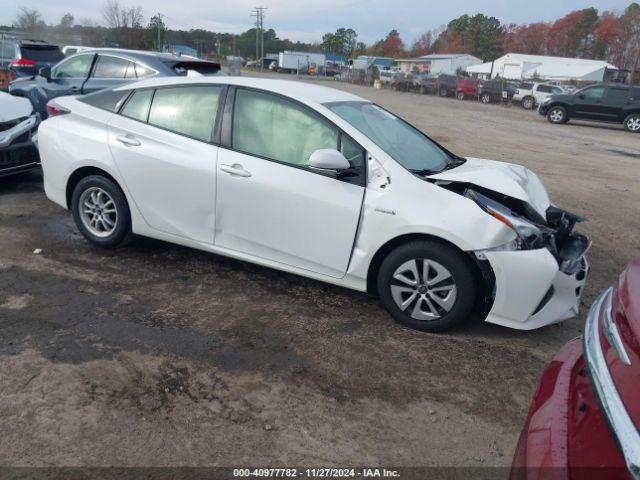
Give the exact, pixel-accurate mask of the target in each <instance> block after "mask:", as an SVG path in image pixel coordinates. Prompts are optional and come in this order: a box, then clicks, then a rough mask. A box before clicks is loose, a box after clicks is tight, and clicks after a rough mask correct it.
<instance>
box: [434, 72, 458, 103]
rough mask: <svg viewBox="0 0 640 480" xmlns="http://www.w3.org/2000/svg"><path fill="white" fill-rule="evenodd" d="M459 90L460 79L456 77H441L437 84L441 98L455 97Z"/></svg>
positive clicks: (437, 90) (444, 75)
mask: <svg viewBox="0 0 640 480" xmlns="http://www.w3.org/2000/svg"><path fill="white" fill-rule="evenodd" d="M457 90H458V77H457V76H455V75H446V74H443V75H440V76H439V77H438V81H437V82H436V92H438V95H440V96H441V97H453V96H454V95H455V94H456V92H457Z"/></svg>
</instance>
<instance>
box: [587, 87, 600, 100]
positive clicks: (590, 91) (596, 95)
mask: <svg viewBox="0 0 640 480" xmlns="http://www.w3.org/2000/svg"><path fill="white" fill-rule="evenodd" d="M582 94H583V95H584V98H586V99H587V100H600V99H601V98H602V96H603V95H604V87H592V88H587V89H585V90H583V91H582Z"/></svg>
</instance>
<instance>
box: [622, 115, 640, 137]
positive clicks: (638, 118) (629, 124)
mask: <svg viewBox="0 0 640 480" xmlns="http://www.w3.org/2000/svg"><path fill="white" fill-rule="evenodd" d="M624 129H625V130H626V131H627V132H632V133H638V132H640V114H638V113H632V114H631V115H629V116H627V118H625V119H624Z"/></svg>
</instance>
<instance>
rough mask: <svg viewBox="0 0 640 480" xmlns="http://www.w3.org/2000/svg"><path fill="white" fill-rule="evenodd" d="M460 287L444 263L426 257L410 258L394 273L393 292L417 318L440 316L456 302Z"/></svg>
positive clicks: (401, 306)
mask: <svg viewBox="0 0 640 480" xmlns="http://www.w3.org/2000/svg"><path fill="white" fill-rule="evenodd" d="M456 295H457V288H456V283H455V281H454V279H453V276H452V275H451V272H449V270H447V268H445V267H444V266H443V265H442V264H440V263H438V262H435V261H433V260H430V259H426V258H417V259H412V260H409V261H407V262H405V263H403V264H402V265H400V266H399V267H398V268H397V269H396V270H395V272H394V273H393V277H392V283H391V296H392V297H393V300H394V302H395V303H396V305H397V306H398V308H399V309H400V310H402V311H403V312H407V313H409V314H410V315H411V318H413V319H414V320H420V321H429V320H437V319H439V318H440V317H442V316H443V315H446V314H447V313H448V312H449V311H450V310H451V309H452V308H453V306H454V304H455V302H456Z"/></svg>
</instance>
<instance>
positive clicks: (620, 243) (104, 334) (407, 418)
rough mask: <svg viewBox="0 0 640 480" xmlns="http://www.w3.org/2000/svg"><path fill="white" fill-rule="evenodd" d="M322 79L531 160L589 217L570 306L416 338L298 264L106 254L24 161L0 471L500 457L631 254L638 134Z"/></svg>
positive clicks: (2, 313)
mask: <svg viewBox="0 0 640 480" xmlns="http://www.w3.org/2000/svg"><path fill="white" fill-rule="evenodd" d="M330 85H331V86H336V87H338V88H344V89H346V90H349V91H352V92H354V93H356V94H359V95H361V96H363V97H365V98H369V99H372V100H374V101H375V102H377V103H379V104H381V105H383V106H384V107H386V108H388V109H390V110H392V111H394V112H396V113H398V114H400V115H402V116H404V117H406V118H407V119H408V120H409V121H411V122H413V123H414V124H415V125H417V126H418V127H420V128H421V129H423V130H424V131H425V132H427V133H429V134H430V135H431V136H433V137H434V138H435V139H436V140H438V141H440V142H441V143H443V144H444V145H445V146H446V147H447V148H449V149H451V150H453V151H455V152H456V153H458V154H461V155H465V156H476V157H481V158H492V159H497V160H506V161H512V162H517V163H521V164H524V165H526V166H527V167H529V168H531V169H533V170H534V171H535V172H537V173H538V174H539V175H540V177H541V178H542V179H543V181H544V182H545V183H546V185H547V186H548V188H549V191H550V194H551V197H552V199H553V200H554V201H555V203H556V204H557V205H559V206H561V207H564V208H566V209H569V210H572V211H574V212H576V213H579V214H582V215H584V216H586V217H588V218H589V221H588V222H587V223H584V224H582V225H581V226H580V230H581V231H583V232H585V233H587V234H588V235H589V236H590V237H591V238H592V240H593V248H592V250H591V254H590V259H591V265H592V272H591V278H590V280H589V282H588V286H587V289H586V292H585V295H584V298H583V301H584V305H583V311H582V313H581V315H580V317H579V318H576V319H572V320H569V321H566V322H564V323H563V324H560V325H555V326H550V327H547V328H543V329H540V330H537V331H533V332H519V331H512V330H508V329H505V328H500V327H495V326H491V325H488V324H483V323H477V324H470V325H467V326H466V327H464V328H462V329H460V330H458V331H455V332H453V333H450V334H444V335H442V334H441V335H429V334H424V333H418V332H414V331H410V330H407V329H404V328H402V327H401V326H399V325H398V324H396V323H394V322H393V321H392V320H391V318H390V317H389V315H388V314H387V313H386V312H385V311H384V310H383V308H382V306H381V305H380V304H379V302H378V301H377V300H375V299H372V298H369V297H368V296H366V295H364V294H360V293H357V292H352V291H349V290H344V289H341V288H337V287H332V286H328V285H325V284H322V283H319V282H315V281H312V280H307V279H303V278H300V277H297V276H293V275H288V274H283V273H279V272H276V271H272V270H269V269H265V268H261V267H258V266H253V265H249V264H246V263H243V262H239V261H235V260H230V259H226V258H223V257H219V256H215V255H211V254H206V253H202V252H198V251H194V250H190V249H187V248H182V247H178V246H174V245H170V244H167V243H162V242H158V241H153V240H148V239H138V240H137V241H135V242H134V243H133V244H131V245H130V246H127V247H125V248H122V249H119V250H116V251H104V250H100V249H98V248H96V247H92V246H90V245H89V244H88V243H87V242H85V241H84V240H83V238H82V237H81V236H80V235H79V234H78V232H77V231H76V228H75V226H74V224H73V221H72V219H71V217H70V215H69V214H68V213H67V212H65V211H64V210H62V209H60V208H59V207H57V206H56V205H54V204H53V203H51V202H49V201H48V200H47V199H46V198H45V196H44V193H43V190H42V185H41V182H42V180H41V177H40V175H39V174H37V173H34V174H25V175H21V176H17V177H11V178H4V179H0V425H2V434H1V435H0V465H14V466H16V465H20V466H57V465H65V466H80V465H82V466H87V465H91V466H106V465H118V466H169V465H171V466H177V465H190V466H195V465H198V466H205V465H206V466H214V465H223V466H230V465H236V466H247V465H271V466H283V465H298V466H303V465H304V466H308V465H309V466H310V465H316V466H320V465H324V466H326V465H337V466H338V465H340V466H344V465H396V466H429V465H440V466H448V465H467V466H479V465H494V466H503V465H508V464H510V462H511V456H512V453H513V449H514V446H515V443H516V440H517V436H518V434H519V431H520V428H521V426H522V423H523V421H524V419H525V415H526V412H527V409H528V406H529V402H530V399H531V395H532V394H533V392H534V389H535V387H536V384H537V382H538V379H539V377H540V375H541V373H542V371H543V369H544V367H545V365H546V364H547V362H549V360H550V359H551V358H552V357H553V355H554V353H555V352H556V351H557V350H558V349H559V348H560V346H561V345H562V344H563V343H565V342H566V341H567V340H569V339H571V338H573V337H575V336H577V335H579V334H580V333H581V332H582V328H583V322H584V313H585V310H586V307H587V306H588V304H590V303H591V302H592V301H593V300H594V298H595V296H596V294H597V293H598V292H599V291H601V290H603V289H604V288H605V287H607V286H608V285H609V284H611V283H612V282H613V281H614V280H615V279H616V277H617V274H618V273H619V272H620V271H621V270H622V269H623V267H624V265H625V264H626V263H627V262H628V261H629V260H630V259H631V258H632V257H633V256H634V255H638V254H640V236H639V235H638V232H639V231H640V214H639V211H640V189H639V188H638V185H640V143H639V142H640V136H638V135H632V134H629V133H626V132H623V131H622V130H621V129H620V128H618V127H609V126H602V125H597V126H596V125H589V124H584V123H583V124H577V123H570V124H569V125H566V126H553V125H551V124H549V123H547V122H546V121H545V120H544V119H543V118H542V117H540V116H538V115H537V114H536V113H535V112H528V111H524V110H522V109H521V108H519V107H510V108H508V107H502V106H495V105H489V106H485V105H480V104H478V103H475V102H471V101H464V102H462V101H458V100H454V99H441V98H436V97H433V96H420V95H417V94H409V93H395V92H390V91H376V90H374V89H371V88H365V87H356V86H349V85H340V84H337V83H335V84H334V83H330ZM36 248H40V249H42V253H41V254H39V255H35V254H34V253H33V252H34V249H36Z"/></svg>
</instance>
